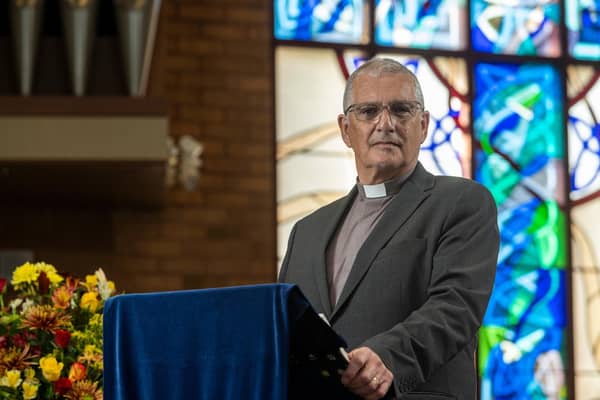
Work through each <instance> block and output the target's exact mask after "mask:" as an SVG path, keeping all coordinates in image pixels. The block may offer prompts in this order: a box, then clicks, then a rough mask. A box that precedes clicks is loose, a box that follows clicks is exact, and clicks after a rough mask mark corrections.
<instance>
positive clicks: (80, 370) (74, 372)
mask: <svg viewBox="0 0 600 400" xmlns="http://www.w3.org/2000/svg"><path fill="white" fill-rule="evenodd" d="M85 375H86V370H85V365H83V364H82V363H80V362H74V363H73V364H71V369H70V370H69V379H70V380H72V381H73V382H76V381H81V380H83V379H85Z"/></svg>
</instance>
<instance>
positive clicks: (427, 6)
mask: <svg viewBox="0 0 600 400" xmlns="http://www.w3.org/2000/svg"><path fill="white" fill-rule="evenodd" d="M465 2H466V1H465V0H415V1H393V0H377V1H376V3H375V4H376V9H375V15H376V21H375V41H376V42H377V44H380V45H384V46H398V47H415V48H424V49H429V48H438V49H449V50H457V49H462V48H464V47H465V44H466V32H465V29H466V28H467V26H466V25H467V24H466V19H467V17H466V15H467V12H466V5H465Z"/></svg>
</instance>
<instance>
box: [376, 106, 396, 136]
mask: <svg viewBox="0 0 600 400" xmlns="http://www.w3.org/2000/svg"><path fill="white" fill-rule="evenodd" d="M377 129H381V130H392V129H394V114H392V113H391V112H390V107H389V106H388V105H387V104H384V106H383V109H382V110H381V113H379V116H378V117H377Z"/></svg>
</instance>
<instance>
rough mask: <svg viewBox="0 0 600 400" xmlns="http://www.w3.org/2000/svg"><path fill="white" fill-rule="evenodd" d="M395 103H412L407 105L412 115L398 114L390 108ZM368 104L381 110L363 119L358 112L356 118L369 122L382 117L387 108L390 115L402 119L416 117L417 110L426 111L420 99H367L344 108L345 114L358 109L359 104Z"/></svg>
mask: <svg viewBox="0 0 600 400" xmlns="http://www.w3.org/2000/svg"><path fill="white" fill-rule="evenodd" d="M394 103H396V104H397V103H402V104H405V105H410V106H409V107H407V108H409V113H410V117H407V116H402V115H398V114H396V113H394V112H392V109H391V108H390V105H391V104H394ZM367 105H372V106H376V107H377V108H378V109H380V110H379V112H378V113H377V114H376V115H375V116H374V117H373V118H371V119H369V118H365V119H362V118H359V117H358V115H357V114H355V115H356V119H358V120H359V121H367V122H373V121H376V120H377V121H378V120H379V118H381V115H382V114H383V110H384V109H386V108H387V110H388V114H389V115H391V116H394V117H397V118H400V119H405V120H406V119H408V118H412V117H414V116H415V114H416V112H417V111H424V110H425V106H424V105H423V104H421V102H420V101H418V100H397V101H391V102H389V103H383V102H381V101H373V102H371V101H366V102H363V103H354V104H350V105H349V106H348V107H346V109H345V110H344V115H346V116H347V115H348V113H350V112H353V111H356V110H355V109H356V108H357V107H359V106H367Z"/></svg>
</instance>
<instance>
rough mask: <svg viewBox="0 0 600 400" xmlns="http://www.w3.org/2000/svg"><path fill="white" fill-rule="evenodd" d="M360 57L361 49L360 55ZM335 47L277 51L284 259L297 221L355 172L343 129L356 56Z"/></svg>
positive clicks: (339, 191) (343, 188)
mask: <svg viewBox="0 0 600 400" xmlns="http://www.w3.org/2000/svg"><path fill="white" fill-rule="evenodd" d="M356 56H358V54H356ZM352 57H353V56H352V54H351V53H349V54H347V55H346V57H341V58H338V55H337V53H336V52H335V51H334V50H330V49H304V48H291V47H278V48H277V50H276V53H275V63H276V65H275V71H276V73H275V93H276V140H277V151H276V152H277V220H278V230H277V255H278V258H279V261H280V262H281V260H282V259H283V256H284V254H285V250H286V247H287V240H288V236H289V233H290V231H291V229H292V226H293V224H294V223H295V222H296V221H297V220H298V219H300V218H302V217H304V216H306V215H308V214H309V213H311V212H312V211H314V210H316V209H317V208H319V207H321V206H323V205H325V204H327V203H329V202H331V201H333V200H335V199H337V198H339V197H341V196H343V195H345V194H346V193H347V192H348V191H349V190H350V188H351V187H352V186H353V185H354V183H355V180H356V171H355V167H354V159H353V157H352V153H351V151H350V150H349V149H348V148H346V146H345V145H344V143H343V142H342V139H341V137H340V134H339V130H338V126H337V116H338V114H340V113H341V112H342V96H343V93H344V86H345V84H346V77H345V75H344V70H345V69H346V68H347V61H348V59H349V58H352Z"/></svg>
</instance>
